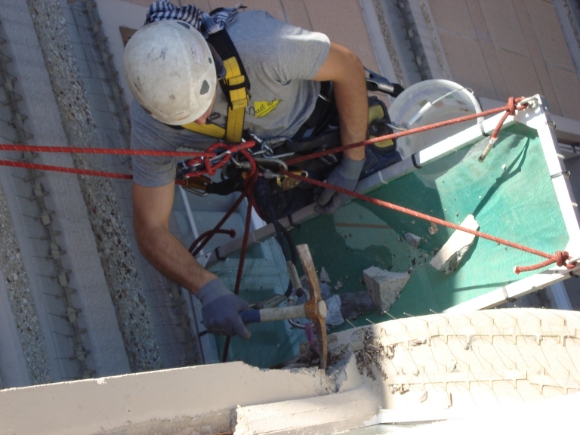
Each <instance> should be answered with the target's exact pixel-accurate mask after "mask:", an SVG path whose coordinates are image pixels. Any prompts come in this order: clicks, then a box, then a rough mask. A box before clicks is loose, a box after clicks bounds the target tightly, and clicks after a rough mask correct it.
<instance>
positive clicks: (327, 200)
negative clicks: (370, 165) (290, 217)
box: [314, 156, 365, 214]
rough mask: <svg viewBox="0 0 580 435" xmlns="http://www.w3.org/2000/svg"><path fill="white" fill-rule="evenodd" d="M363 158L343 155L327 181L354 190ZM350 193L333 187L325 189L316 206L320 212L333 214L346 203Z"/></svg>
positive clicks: (362, 164)
mask: <svg viewBox="0 0 580 435" xmlns="http://www.w3.org/2000/svg"><path fill="white" fill-rule="evenodd" d="M364 163H365V161H364V159H363V160H352V159H349V158H348V157H346V156H342V160H341V162H340V164H339V165H338V166H337V167H336V168H334V170H333V171H332V172H331V173H330V175H329V176H328V178H327V180H326V182H327V183H328V184H332V185H334V186H337V187H342V188H343V189H347V190H354V189H355V188H356V184H357V183H358V177H359V176H360V173H361V171H362V169H363V166H364ZM349 198H350V196H349V195H345V194H344V193H338V192H335V191H334V190H331V189H324V191H323V192H322V194H321V195H320V197H319V198H318V205H317V206H316V207H315V208H314V210H315V211H317V212H318V213H323V214H332V213H334V212H335V211H336V210H338V208H339V207H340V206H342V205H344V204H345V203H346V202H347V201H348V199H349Z"/></svg>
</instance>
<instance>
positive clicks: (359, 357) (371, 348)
mask: <svg viewBox="0 0 580 435" xmlns="http://www.w3.org/2000/svg"><path fill="white" fill-rule="evenodd" d="M360 334H361V335H362V337H361V338H362V347H361V348H360V349H358V350H355V351H354V355H355V358H356V367H357V369H358V372H359V373H360V374H361V375H362V374H365V372H366V375H367V376H368V377H369V378H371V379H372V380H376V375H375V372H374V370H373V368H374V369H376V370H377V371H378V372H379V373H380V375H381V377H382V378H383V380H386V379H387V373H386V371H385V369H384V368H383V362H384V361H385V360H386V359H390V360H392V359H393V358H394V357H395V347H396V344H393V345H390V346H384V345H383V344H382V343H381V342H380V340H378V339H377V337H375V333H374V331H373V330H372V329H368V328H367V329H364V330H361V331H360ZM401 394H403V393H401Z"/></svg>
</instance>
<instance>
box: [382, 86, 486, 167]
mask: <svg viewBox="0 0 580 435" xmlns="http://www.w3.org/2000/svg"><path fill="white" fill-rule="evenodd" d="M476 112H481V106H480V105H479V103H478V101H477V100H476V99H475V97H474V96H473V94H472V93H471V91H470V90H468V89H466V88H465V87H463V86H461V85H459V84H457V83H455V82H452V81H449V80H425V81H423V82H419V83H416V84H414V85H412V86H410V87H408V88H407V89H405V91H403V92H402V93H401V94H400V95H399V96H398V97H397V98H396V99H395V101H394V102H393V104H392V105H391V107H390V108H389V115H390V117H391V120H392V122H393V123H394V124H395V125H399V126H402V127H404V128H415V127H422V126H424V125H428V124H433V123H435V122H441V121H447V120H449V119H452V118H457V117H459V116H465V115H469V114H472V113H476ZM476 123H477V121H476V120H472V121H466V122H461V123H458V124H454V125H449V126H446V127H441V128H437V129H434V130H430V131H427V132H423V133H417V134H413V135H410V136H405V137H401V138H399V139H398V140H397V149H398V151H399V153H400V154H401V157H402V158H403V159H405V158H408V157H411V155H413V154H414V153H416V152H418V151H421V150H422V149H424V148H427V147H428V146H431V145H433V144H435V143H437V142H440V141H441V140H443V139H445V138H447V137H449V136H452V135H454V134H456V133H458V132H460V131H462V130H465V129H466V128H467V127H469V126H471V125H474V124H476Z"/></svg>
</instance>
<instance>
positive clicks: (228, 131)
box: [182, 56, 250, 143]
mask: <svg viewBox="0 0 580 435" xmlns="http://www.w3.org/2000/svg"><path fill="white" fill-rule="evenodd" d="M223 62H224V67H225V69H226V76H225V77H224V78H223V79H222V80H223V83H224V88H225V90H226V91H227V93H228V95H227V97H228V101H229V103H230V104H229V108H228V118H227V121H226V128H225V129H224V128H222V127H220V126H218V125H215V124H204V125H201V124H196V123H195V122H192V123H189V124H185V125H183V126H182V127H183V128H186V129H188V130H191V131H195V132H196V133H201V134H204V135H206V136H211V137H215V138H217V139H222V140H225V141H226V142H229V143H239V142H241V140H242V131H243V129H244V115H245V108H246V106H247V105H248V104H249V103H250V95H249V93H248V90H247V80H246V76H244V75H243V74H242V71H241V68H240V65H239V63H238V60H237V59H236V57H235V56H232V57H230V58H228V59H225V60H224V61H223Z"/></svg>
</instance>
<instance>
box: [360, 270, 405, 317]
mask: <svg viewBox="0 0 580 435" xmlns="http://www.w3.org/2000/svg"><path fill="white" fill-rule="evenodd" d="M363 277H364V280H365V285H366V286H367V291H368V292H369V294H370V295H371V298H372V300H373V302H374V303H375V306H376V308H377V311H378V313H379V314H382V313H386V312H387V311H389V309H390V308H391V307H392V306H393V304H394V303H395V301H396V300H397V299H398V298H399V295H400V294H401V291H402V290H403V288H404V287H405V285H406V284H407V281H409V278H410V277H411V276H410V275H409V274H408V273H397V272H389V271H387V270H383V269H380V268H378V267H375V266H372V267H369V268H368V269H365V270H363Z"/></svg>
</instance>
